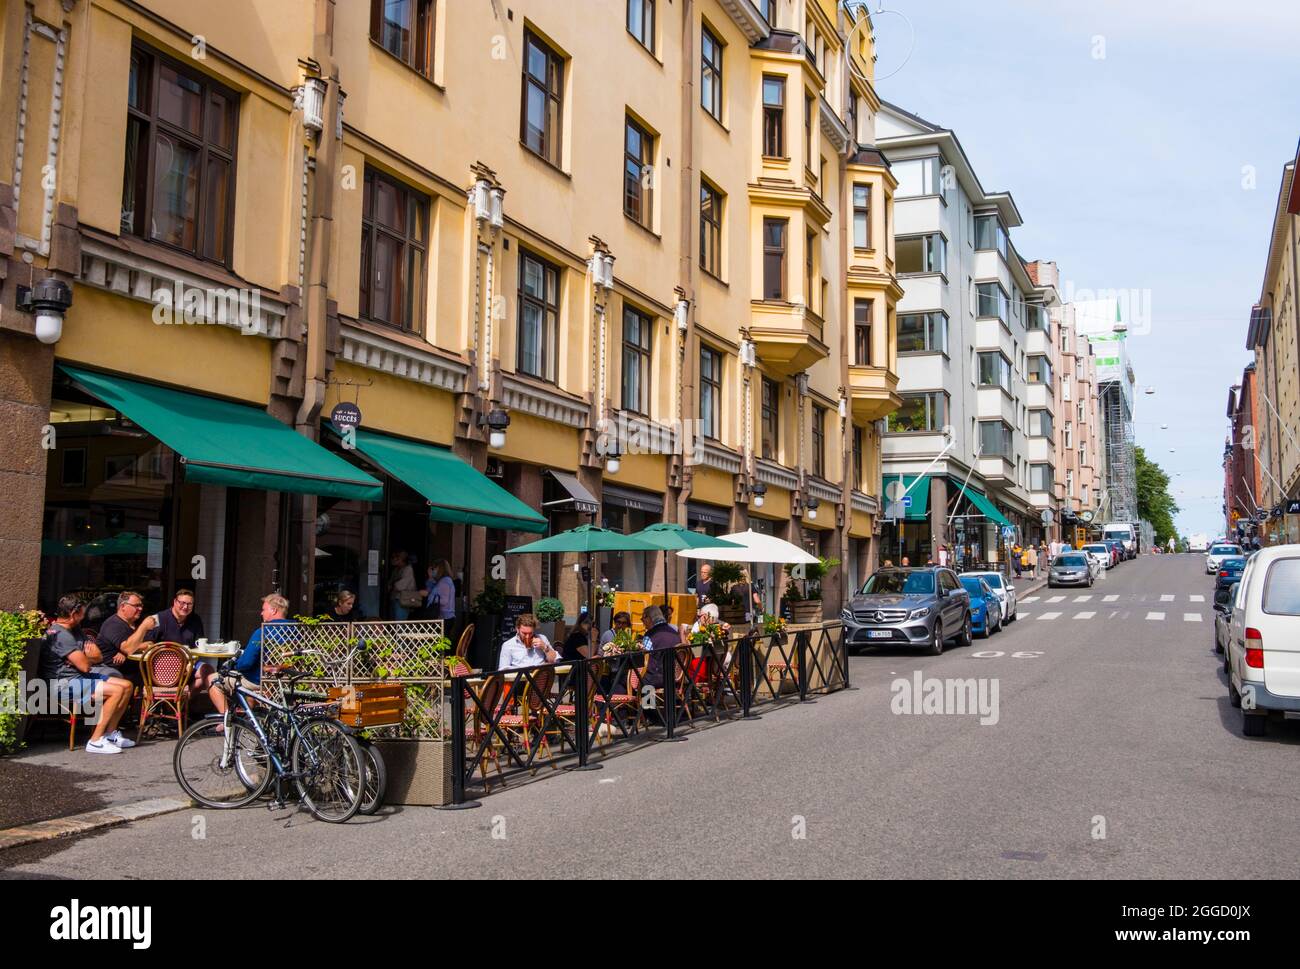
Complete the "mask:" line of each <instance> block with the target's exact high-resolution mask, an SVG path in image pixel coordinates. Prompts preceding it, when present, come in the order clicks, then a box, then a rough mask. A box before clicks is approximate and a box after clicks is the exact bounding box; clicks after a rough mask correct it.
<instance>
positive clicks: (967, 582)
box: [961, 574, 1002, 639]
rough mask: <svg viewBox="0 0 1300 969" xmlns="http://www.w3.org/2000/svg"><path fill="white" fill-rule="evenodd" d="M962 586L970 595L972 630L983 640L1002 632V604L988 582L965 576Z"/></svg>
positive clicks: (975, 576) (976, 577)
mask: <svg viewBox="0 0 1300 969" xmlns="http://www.w3.org/2000/svg"><path fill="white" fill-rule="evenodd" d="M961 584H962V586H963V587H964V588H965V589H966V591H967V592H969V593H970V628H971V632H973V633H976V634H977V635H978V636H979V637H980V638H981V639H988V638H989V637H990V636H992V635H993V634H994V633H1000V632H1001V631H1002V604H1001V603H1000V602H998V597H997V594H996V593H995V592H994V591H993V589H992V588H991V587H990V586H989V584H988V583H987V582H985V581H984V580H983V579H981V578H980V577H979V576H977V575H970V574H964V575H962V577H961Z"/></svg>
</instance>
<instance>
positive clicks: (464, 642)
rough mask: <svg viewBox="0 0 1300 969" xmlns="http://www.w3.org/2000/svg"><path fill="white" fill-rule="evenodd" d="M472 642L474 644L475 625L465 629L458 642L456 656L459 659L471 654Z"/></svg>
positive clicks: (471, 624)
mask: <svg viewBox="0 0 1300 969" xmlns="http://www.w3.org/2000/svg"><path fill="white" fill-rule="evenodd" d="M472 642H474V624H473V623H470V624H469V625H468V626H466V627H465V631H464V632H463V633H461V634H460V639H459V640H457V641H456V652H455V656H456V658H457V659H464V658H465V654H466V653H468V652H469V646H470V643H472Z"/></svg>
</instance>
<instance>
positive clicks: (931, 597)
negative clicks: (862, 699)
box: [840, 567, 971, 655]
mask: <svg viewBox="0 0 1300 969" xmlns="http://www.w3.org/2000/svg"><path fill="white" fill-rule="evenodd" d="M840 618H841V619H842V620H843V621H844V631H845V635H846V637H847V644H848V647H849V648H850V649H854V648H855V647H861V646H864V645H895V646H898V645H902V646H920V647H923V648H925V649H926V650H927V651H928V652H930V653H933V654H935V655H938V654H940V653H942V652H943V649H944V645H945V643H947V641H948V640H950V639H956V640H957V642H958V645H961V646H969V645H970V643H971V602H970V593H969V592H967V591H966V589H965V588H964V587H963V586H962V584H961V582H959V581H958V579H957V573H956V572H954V571H953V570H952V569H948V568H936V567H931V568H909V569H904V568H891V569H881V570H879V571H878V572H876V573H875V574H873V575H872V576H871V578H869V579H867V581H866V583H865V584H864V585H863V586H862V591H860V592H859V593H858V594H857V595H855V596H854V597H853V598H852V599H850V600H849V605H848V607H847V608H846V609H845V610H844V611H843V613H841V616H840Z"/></svg>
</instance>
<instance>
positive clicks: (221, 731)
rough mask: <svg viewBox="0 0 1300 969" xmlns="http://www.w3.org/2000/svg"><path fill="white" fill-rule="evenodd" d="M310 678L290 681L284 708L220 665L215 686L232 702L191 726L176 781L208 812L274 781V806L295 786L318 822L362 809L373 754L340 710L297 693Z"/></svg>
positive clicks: (175, 760)
mask: <svg viewBox="0 0 1300 969" xmlns="http://www.w3.org/2000/svg"><path fill="white" fill-rule="evenodd" d="M304 676H305V674H301V673H299V674H292V675H290V676H289V677H287V680H288V684H289V687H288V690H287V691H286V694H285V702H284V703H277V702H276V701H274V700H272V699H270V698H269V697H267V696H264V695H262V694H261V693H257V692H254V691H252V690H250V689H249V688H248V687H247V686H245V684H244V682H243V676H242V674H240V673H239V671H238V670H236V669H235V668H234V661H233V660H232V661H229V662H227V663H226V664H224V665H223V666H222V668H221V670H220V673H219V677H218V680H217V683H218V686H219V687H220V688H221V689H222V690H223V691H224V692H225V693H226V695H227V697H228V698H229V703H228V704H227V707H226V712H225V713H224V714H221V715H213V716H210V717H206V718H205V719H203V720H200V721H198V722H197V723H195V724H193V725H192V726H191V727H190V728H189V729H188V730H186V731H185V733H184V734H183V735H182V736H181V739H180V740H179V742H177V744H176V750H175V752H174V753H173V755H172V769H173V770H174V771H175V773H176V780H177V782H178V783H179V784H180V785H181V787H182V788H183V789H184V791H185V792H186V793H187V794H188V795H189V796H190V797H192V798H193V799H194V800H195V801H196V802H198V803H199V804H201V805H203V806H204V807H209V808H213V809H218V810H223V809H228V808H237V807H243V806H244V805H246V804H251V803H252V802H253V801H255V800H257V799H258V798H259V797H261V796H262V795H263V794H264V793H266V791H267V789H268V788H269V787H270V786H271V785H272V784H273V783H274V784H275V795H274V798H273V800H272V803H271V807H272V808H275V807H279V806H283V805H284V804H285V803H286V797H285V795H286V793H287V791H288V787H289V785H290V784H292V785H293V786H294V787H295V788H296V789H297V792H298V796H299V798H300V799H301V800H302V802H303V804H305V805H307V809H308V810H309V811H311V813H312V815H313V816H314V817H316V818H317V819H318V820H321V821H329V822H331V823H335V824H338V823H342V822H344V821H347V820H349V819H350V818H352V817H353V816H354V815H356V813H357V812H358V811H360V810H361V808H362V807H363V806H364V805H365V804H366V801H367V773H368V772H367V770H366V763H367V755H366V753H365V752H364V751H363V750H362V747H361V745H360V744H358V743H357V741H356V739H355V738H353V737H352V736H351V735H350V734H349V732H348V730H347V729H346V728H345V727H344V726H343V725H342V724H341V723H339V722H338V721H337V720H335V719H334V714H335V713H336V712H337V711H336V708H332V705H331V704H328V703H318V702H308V701H316V700H320V699H323V698H322V697H320V696H318V695H315V694H307V693H301V692H298V691H296V690H295V685H296V683H297V682H298V681H299V680H301V679H302V678H303V677H304ZM380 796H381V797H382V793H381V794H380ZM371 797H372V798H373V797H374V792H373V788H372V789H371ZM376 806H377V805H376Z"/></svg>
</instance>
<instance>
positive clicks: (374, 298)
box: [360, 168, 429, 331]
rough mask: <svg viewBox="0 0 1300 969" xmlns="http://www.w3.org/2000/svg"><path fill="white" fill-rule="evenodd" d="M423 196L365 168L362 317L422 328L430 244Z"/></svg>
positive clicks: (408, 328) (404, 326) (426, 205)
mask: <svg viewBox="0 0 1300 969" xmlns="http://www.w3.org/2000/svg"><path fill="white" fill-rule="evenodd" d="M428 220H429V199H428V197H427V196H425V195H422V194H421V193H419V192H417V191H415V190H414V189H412V188H409V187H408V186H406V185H404V184H402V183H401V182H399V181H397V180H396V179H393V178H390V177H388V176H387V175H384V174H382V173H380V172H377V171H375V170H374V169H370V168H368V169H366V175H365V184H364V188H363V191H362V200H361V306H360V309H361V316H362V317H363V318H364V319H368V320H374V321H375V322H377V323H386V324H388V325H389V326H395V327H398V328H399V329H402V330H416V331H418V330H419V329H420V324H421V322H422V321H423V315H424V313H423V309H424V272H425V257H426V249H427V246H428Z"/></svg>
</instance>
